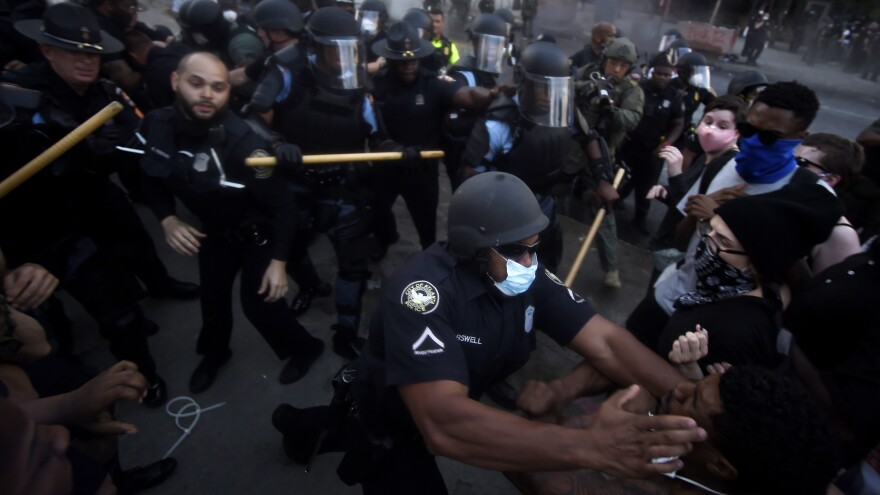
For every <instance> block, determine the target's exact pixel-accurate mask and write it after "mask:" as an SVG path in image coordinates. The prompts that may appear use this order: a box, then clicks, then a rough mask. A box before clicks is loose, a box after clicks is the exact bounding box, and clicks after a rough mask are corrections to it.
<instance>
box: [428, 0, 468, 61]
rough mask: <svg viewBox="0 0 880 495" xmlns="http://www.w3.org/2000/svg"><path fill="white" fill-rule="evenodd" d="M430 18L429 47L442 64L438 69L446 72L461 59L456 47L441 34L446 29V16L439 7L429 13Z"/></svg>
mask: <svg viewBox="0 0 880 495" xmlns="http://www.w3.org/2000/svg"><path fill="white" fill-rule="evenodd" d="M429 14H430V16H431V45H433V46H434V50H435V52H434V54H435V57H437V59H438V61H439V62H440V63H442V65H441V67H440V69H441V70H444V71H445V70H446V68H447V67H449V66H450V65H455V64H456V62H458V60H459V59H460V58H461V56H460V55H459V54H458V47H457V46H455V43H453V42H452V40H450V39H449V38H447V37H446V35H445V34H443V31H444V29H445V28H446V16H445V14H444V13H443V10H442V9H440V8H439V7H437V8H433V9H431V10H430V11H429Z"/></svg>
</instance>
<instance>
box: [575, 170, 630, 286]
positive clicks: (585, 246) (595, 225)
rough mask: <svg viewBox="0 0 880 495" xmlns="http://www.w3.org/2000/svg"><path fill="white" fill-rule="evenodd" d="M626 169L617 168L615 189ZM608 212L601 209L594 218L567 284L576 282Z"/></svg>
mask: <svg viewBox="0 0 880 495" xmlns="http://www.w3.org/2000/svg"><path fill="white" fill-rule="evenodd" d="M624 173H625V170H624V169H623V167H621V168H619V169H617V173H616V174H615V175H614V183H613V184H612V186H613V187H614V189H617V188H618V187H619V186H620V182H621V181H622V180H623V174H624ZM607 213H608V212H607V211H605V208H602V209H600V210H599V213H597V214H596V218H595V219H593V224H592V225H590V230H589V231H588V232H587V238H586V239H584V242H583V244H581V249H580V251H578V254H577V256H576V257H575V259H574V263H572V265H571V269H570V270H569V271H568V275H566V277H565V285H566V286H569V287H571V284H572V283H573V282H574V279H575V277H576V276H577V272H578V270H580V269H581V264H582V263H583V262H584V257H585V256H586V255H587V251H589V250H590V245H591V244H593V239H595V238H596V232H598V231H599V224H601V223H602V220H604V219H605V215H606V214H607Z"/></svg>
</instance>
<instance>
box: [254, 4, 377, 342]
mask: <svg viewBox="0 0 880 495" xmlns="http://www.w3.org/2000/svg"><path fill="white" fill-rule="evenodd" d="M308 30H309V34H310V38H311V40H312V44H311V48H310V49H311V56H310V60H311V61H310V62H309V63H308V65H307V66H304V67H303V68H302V69H301V70H299V71H298V72H296V73H295V74H294V75H293V77H292V81H293V82H292V85H291V87H290V88H289V89H288V90H287V95H286V96H284V97H283V98H281V101H279V102H278V103H276V104H275V105H274V107H273V108H274V109H275V112H274V113H275V117H274V121H273V123H272V124H271V125H272V128H273V129H275V130H276V131H277V132H278V133H279V134H280V137H281V138H282V139H283V142H286V143H290V145H291V146H298V149H297V151H296V154H298V155H299V154H301V153H306V154H323V153H359V152H363V150H364V148H365V146H367V145H368V146H369V147H370V148H371V149H374V150H381V149H383V147H382V146H383V145H387V143H386V141H387V137H386V133H385V132H384V128H383V127H382V125H381V120H380V119H379V118H378V114H377V112H375V111H374V108H373V105H372V102H371V101H370V98H369V97H368V95H367V93H366V89H365V88H364V85H365V77H366V76H365V74H364V70H363V65H362V64H363V61H364V60H363V55H364V50H363V46H362V45H361V43H360V39H361V38H360V26H359V25H358V22H357V21H356V20H355V19H354V18H353V17H352V16H351V15H350V14H349V13H348V12H345V11H344V10H342V9H340V8H338V7H324V8H321V9H318V11H316V12H315V13H314V14H313V15H312V16H311V17H310V18H309V21H308ZM258 92H259V91H258ZM393 167H394V165H389V168H393ZM369 173H370V172H368V166H365V165H363V164H358V165H355V164H337V165H329V166H328V165H325V166H318V167H311V168H305V169H304V170H302V171H297V170H292V171H288V173H285V178H287V180H288V182H289V184H290V186H291V187H293V188H295V189H296V190H297V191H298V196H299V197H300V198H301V201H300V205H301V207H302V208H304V209H305V210H306V211H307V212H309V213H310V214H309V215H308V219H307V220H306V221H307V222H309V223H308V225H311V226H312V227H313V228H314V230H316V231H318V232H324V233H326V234H327V236H328V237H329V239H330V242H331V243H332V244H333V248H334V251H335V253H336V259H337V262H338V266H339V270H338V272H337V276H336V282H335V288H336V291H335V297H336V313H337V323H336V324H334V325H333V327H332V328H333V330H334V331H335V333H334V335H333V350H334V352H336V353H337V354H340V355H342V356H343V357H346V358H348V359H352V358H354V357H356V356H357V349H358V348H359V347H360V344H361V342H362V341H361V340H360V339H358V337H357V332H358V327H359V326H360V313H361V299H362V298H363V293H364V290H365V288H366V287H365V286H366V281H367V278H368V276H369V271H368V270H367V267H368V264H369V258H370V255H371V254H372V253H374V252H375V250H376V249H375V248H376V245H375V240H374V239H373V238H372V236H371V234H372V222H371V218H370V213H371V210H370V204H371V202H372V197H371V191H370V190H369V189H368V187H367V178H368V177H367V174H369ZM310 238H311V236H310V235H309V234H308V233H301V234H300V235H298V236H297V239H295V241H294V250H295V253H294V254H293V255H292V260H291V261H292V263H293V264H294V266H293V267H292V268H293V269H292V272H293V275H294V279H295V280H296V281H297V283H298V284H300V292H301V294H303V296H302V298H304V297H306V296H307V292H305V293H304V291H307V290H308V289H309V288H312V287H315V288H318V289H319V288H320V284H319V282H320V281H319V280H318V279H317V273H315V271H314V265H313V264H312V263H311V260H310V259H309V258H308V251H307V247H308V241H309V239H310ZM309 279H311V280H309ZM302 298H300V299H302Z"/></svg>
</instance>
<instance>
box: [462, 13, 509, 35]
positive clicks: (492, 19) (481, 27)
mask: <svg viewBox="0 0 880 495" xmlns="http://www.w3.org/2000/svg"><path fill="white" fill-rule="evenodd" d="M508 29H509V28H508V26H507V22H506V21H505V20H504V19H502V18H501V16H499V15H498V14H480V15H478V16H477V18H476V19H474V23H473V25H471V36H473V35H477V34H488V35H491V36H504V37H506V36H507V31H508Z"/></svg>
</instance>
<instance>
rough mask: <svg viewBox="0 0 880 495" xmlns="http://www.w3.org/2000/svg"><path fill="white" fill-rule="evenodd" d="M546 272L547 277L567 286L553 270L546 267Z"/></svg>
mask: <svg viewBox="0 0 880 495" xmlns="http://www.w3.org/2000/svg"><path fill="white" fill-rule="evenodd" d="M544 274H545V275H547V278H549V279H550V280H552V281H554V282H556V283H557V284H559V285H561V286H563V287H565V284H563V283H562V280H559V277H557V276H556V275H555V274H554V273H553V272H551V271H550V270H548V269H546V268H544Z"/></svg>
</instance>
